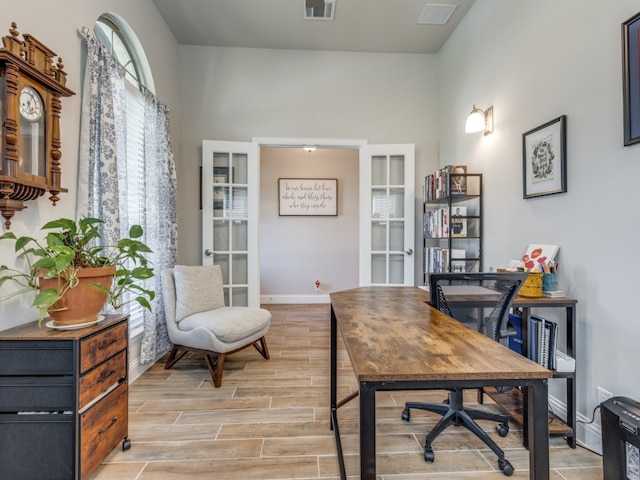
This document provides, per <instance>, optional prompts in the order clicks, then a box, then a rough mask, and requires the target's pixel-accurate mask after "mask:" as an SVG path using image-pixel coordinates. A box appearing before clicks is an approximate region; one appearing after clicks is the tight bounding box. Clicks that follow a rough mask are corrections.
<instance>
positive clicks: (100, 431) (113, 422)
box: [98, 417, 118, 435]
mask: <svg viewBox="0 0 640 480" xmlns="http://www.w3.org/2000/svg"><path fill="white" fill-rule="evenodd" d="M117 421H118V419H117V418H116V417H113V418H112V419H111V423H110V424H109V426H108V427H107V428H102V429H100V430H99V431H98V434H99V435H102V434H103V433H105V432H106V431H107V430H109V429H110V428H111V427H113V426H114V425H115V424H116V422H117Z"/></svg>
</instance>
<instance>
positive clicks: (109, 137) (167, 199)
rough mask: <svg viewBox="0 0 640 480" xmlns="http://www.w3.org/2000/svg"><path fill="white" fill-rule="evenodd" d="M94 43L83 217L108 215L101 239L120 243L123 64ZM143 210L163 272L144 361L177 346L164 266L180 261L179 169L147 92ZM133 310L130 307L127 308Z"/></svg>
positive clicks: (155, 282) (86, 104)
mask: <svg viewBox="0 0 640 480" xmlns="http://www.w3.org/2000/svg"><path fill="white" fill-rule="evenodd" d="M83 36H84V37H85V39H86V42H87V65H86V71H85V80H84V87H83V98H82V119H81V123H82V127H81V133H80V165H79V168H78V199H77V207H76V211H77V216H78V217H80V216H93V217H97V218H101V219H102V220H103V221H104V224H103V225H102V232H101V234H102V238H103V240H105V242H108V244H115V243H117V241H118V239H119V238H121V237H122V236H127V235H128V224H129V222H128V218H127V210H126V205H127V173H126V172H127V168H126V165H127V152H126V125H127V109H126V91H125V86H124V82H125V80H124V76H125V70H124V68H123V67H122V66H121V65H120V64H119V63H118V62H117V61H116V60H114V58H113V57H112V56H111V54H110V53H109V52H108V51H107V49H106V48H104V47H103V45H102V44H101V43H100V42H99V41H98V40H97V39H95V38H94V37H93V36H92V35H90V34H88V33H85V32H83ZM144 96H145V132H144V158H145V160H144V169H145V174H144V181H145V182H146V185H145V186H144V187H143V192H144V208H143V209H142V210H143V214H142V216H143V218H142V221H141V224H142V228H143V230H144V232H145V240H144V241H145V243H146V244H147V245H148V246H149V247H150V248H151V250H153V253H152V254H151V255H149V259H150V261H151V262H152V264H153V267H154V271H155V273H156V276H155V277H153V278H152V279H149V280H147V284H146V285H145V288H148V289H151V290H155V292H156V297H155V299H154V300H153V301H152V302H151V305H152V312H149V311H148V310H146V309H143V312H144V313H143V314H144V317H143V326H144V333H143V340H142V352H141V359H140V361H141V363H149V362H152V361H154V360H155V358H156V356H157V355H158V354H159V353H162V352H163V351H164V350H166V349H168V348H169V347H170V346H171V343H170V341H169V336H168V334H167V329H166V324H165V316H164V306H163V301H162V289H161V285H160V275H159V272H160V271H161V270H162V269H164V268H168V267H173V265H175V263H176V259H177V253H176V252H177V205H176V195H177V193H176V190H177V187H176V184H177V182H176V171H175V163H174V157H173V152H172V149H171V138H170V133H169V117H168V114H169V112H168V109H167V107H166V106H165V105H164V104H162V103H161V102H160V101H158V100H157V99H156V98H155V97H154V95H153V94H152V93H150V92H145V94H144ZM125 308H126V306H125Z"/></svg>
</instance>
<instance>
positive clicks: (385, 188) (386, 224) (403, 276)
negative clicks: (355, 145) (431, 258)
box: [360, 145, 415, 285]
mask: <svg viewBox="0 0 640 480" xmlns="http://www.w3.org/2000/svg"><path fill="white" fill-rule="evenodd" d="M360 153H361V158H360V162H361V177H360V182H361V202H362V203H361V205H362V206H363V208H366V209H367V210H362V209H361V223H360V225H361V228H360V234H361V252H360V284H361V285H414V284H415V279H414V275H413V272H414V257H413V256H412V254H413V245H414V243H415V239H414V238H413V237H414V231H415V229H414V225H415V218H414V209H415V205H414V201H415V199H414V182H415V180H414V146H413V145H367V146H365V147H363V148H362V149H361V152H360ZM365 215H366V216H365ZM365 229H366V230H365Z"/></svg>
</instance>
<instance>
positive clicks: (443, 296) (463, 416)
mask: <svg viewBox="0 0 640 480" xmlns="http://www.w3.org/2000/svg"><path fill="white" fill-rule="evenodd" d="M526 278H527V274H526V273H434V274H431V275H430V276H429V290H430V296H431V305H432V306H434V307H435V308H437V309H438V310H440V311H442V312H444V313H446V314H447V315H449V316H451V317H454V318H456V319H458V320H460V321H464V322H470V321H476V322H477V326H478V330H479V331H480V332H482V333H483V334H484V335H486V336H487V337H489V338H492V339H494V340H495V341H497V342H499V341H501V340H502V339H504V338H506V337H509V336H512V335H515V333H516V332H515V330H513V329H510V328H509V324H508V319H509V310H510V308H511V304H512V303H513V300H514V299H515V297H516V294H517V293H518V290H519V289H520V286H521V285H522V282H523V281H524V280H525V279H526ZM492 291H493V292H495V293H492ZM457 295H464V296H465V299H464V301H463V300H462V298H459V303H458V302H457V301H456V298H455V297H456V296H457ZM447 299H448V300H447ZM466 302H470V303H471V304H473V306H470V303H467V305H466V306H465V305H464V303H466ZM480 305H482V306H480ZM487 309H488V310H490V313H489V315H487V316H485V315H484V313H485V312H486V311H487ZM412 408H417V409H419V410H427V411H429V412H433V413H437V414H440V415H442V418H441V419H440V421H439V422H438V423H437V424H436V426H435V427H434V428H433V430H431V431H430V432H429V433H428V434H427V436H426V438H425V444H424V459H425V461H427V462H433V461H434V459H435V455H434V453H433V448H432V447H431V444H432V443H433V441H434V440H435V439H436V437H437V436H438V435H439V434H440V433H441V432H442V431H444V430H445V429H446V428H447V427H448V426H449V425H454V426H456V427H460V426H462V427H465V428H467V429H468V430H470V431H471V432H473V433H474V434H475V435H476V436H477V437H478V438H480V440H482V441H483V442H484V443H486V444H487V446H488V447H489V448H491V450H493V452H494V453H495V454H496V455H497V456H498V466H499V467H500V470H502V472H503V473H504V474H505V475H506V476H511V475H512V474H513V466H512V465H511V464H510V463H509V461H507V460H506V459H505V458H504V451H503V450H502V449H501V448H500V447H499V446H498V445H497V444H496V443H495V442H494V441H493V440H492V439H491V438H490V437H489V435H487V433H486V432H485V431H484V430H483V429H482V428H480V426H479V425H478V424H477V423H476V422H475V421H474V420H491V421H494V422H497V423H498V425H497V426H496V430H497V432H498V434H499V435H500V436H501V437H505V436H506V435H507V434H508V433H509V421H508V420H509V417H508V415H499V414H495V413H491V412H488V411H486V410H476V409H468V408H464V405H463V391H462V389H461V388H453V389H450V390H449V397H448V399H447V400H445V402H444V403H441V404H430V403H420V402H407V403H406V404H405V408H404V411H403V412H402V419H403V420H405V421H407V422H408V421H409V420H410V418H411V413H410V411H411V409H412Z"/></svg>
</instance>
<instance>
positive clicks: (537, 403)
mask: <svg viewBox="0 0 640 480" xmlns="http://www.w3.org/2000/svg"><path fill="white" fill-rule="evenodd" d="M527 396H528V409H527V410H528V412H527V413H528V415H527V417H528V422H527V423H528V427H529V428H528V436H529V442H528V443H529V478H530V479H531V480H549V422H548V421H547V418H548V416H547V412H548V408H549V388H548V381H547V380H543V381H541V382H538V383H536V384H535V386H533V387H531V386H530V387H528V388H527Z"/></svg>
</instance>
